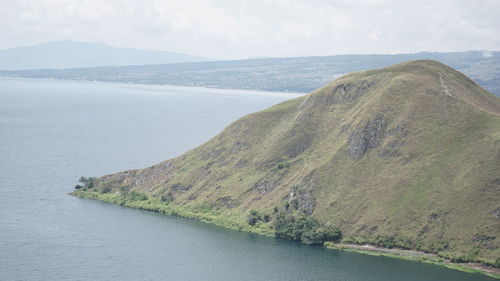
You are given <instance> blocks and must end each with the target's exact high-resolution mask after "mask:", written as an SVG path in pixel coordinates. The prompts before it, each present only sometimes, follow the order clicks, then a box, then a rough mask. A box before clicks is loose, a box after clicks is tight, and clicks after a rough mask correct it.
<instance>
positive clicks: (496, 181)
mask: <svg viewBox="0 0 500 281" xmlns="http://www.w3.org/2000/svg"><path fill="white" fill-rule="evenodd" d="M499 162H500V100H499V99H498V98H496V97H495V96H493V95H492V94H491V93H489V92H487V91H485V90H484V89H482V88H481V87H479V86H478V85H477V84H475V83H474V82H473V81H472V80H471V79H469V78H468V77H466V76H464V75H463V74H461V73H459V72H457V71H455V70H453V69H452V68H450V67H448V66H446V65H443V64H441V63H439V62H436V61H428V60H425V61H410V62H406V63H402V64H398V65H394V66H390V67H387V68H383V69H376V70H370V71H363V72H355V73H352V74H349V75H346V76H343V77H341V78H339V79H337V80H335V81H333V82H332V83H330V84H328V85H326V86H324V87H323V88H320V89H318V90H316V91H314V92H312V93H311V94H308V95H306V96H302V97H299V98H296V99H292V100H289V101H286V102H283V103H280V104H278V105H276V106H273V107H271V108H269V109H266V110H263V111H260V112H257V113H253V114H250V115H247V116H244V117H243V118H241V119H239V120H237V121H236V122H234V123H232V124H231V125H229V126H228V127H227V128H226V129H225V130H224V131H223V132H221V133H220V134H219V135H217V136H215V137H214V138H212V139H211V140H209V141H208V142H207V143H205V144H203V145H201V146H199V147H197V148H195V149H193V150H191V151H188V152H186V153H185V154H183V155H182V156H180V157H177V158H174V159H171V160H167V161H164V162H161V163H159V164H157V165H154V166H152V167H149V168H145V169H141V170H131V171H125V172H120V173H116V174H112V175H107V176H103V177H100V178H96V179H92V181H91V183H90V184H89V181H90V180H86V181H84V182H85V185H84V186H81V187H79V189H78V190H76V191H75V192H74V194H75V195H76V196H80V197H88V198H97V199H102V200H107V201H111V202H115V203H119V204H123V205H130V206H132V207H142V208H146V209H153V210H162V208H167V209H169V210H173V211H172V213H178V212H181V211H182V210H183V211H186V213H185V214H187V213H189V214H190V216H193V217H199V218H202V219H206V220H212V221H215V222H217V221H219V222H221V224H229V225H232V226H234V227H239V228H246V227H247V226H248V225H250V226H251V227H256V228H258V229H264V230H268V231H269V232H271V233H273V232H277V234H281V236H282V237H291V238H293V237H295V238H298V239H296V240H302V241H303V242H304V241H306V238H307V239H308V240H307V241H311V239H313V238H314V237H312V238H311V236H307V235H306V234H304V233H303V236H302V238H300V237H297V236H294V235H295V234H296V233H294V231H295V230H296V229H295V228H294V226H290V227H289V228H288V229H287V228H286V227H287V225H284V224H283V223H284V222H293V223H297V221H300V218H303V217H309V218H314V221H313V223H319V224H321V225H322V226H325V227H328V226H335V227H336V228H338V229H339V230H340V231H341V233H342V240H343V241H345V242H350V243H371V244H375V245H381V246H386V247H393V246H398V247H403V248H411V249H419V250H423V251H427V252H433V253H439V254H440V255H443V256H446V257H450V258H452V259H455V260H470V261H480V262H483V263H487V264H493V265H494V264H496V265H497V266H498V264H499V259H498V257H500V248H499V238H500V169H499V167H500V163H499ZM148 206H149V207H148ZM162 206H165V207H162ZM284 218H286V219H285V220H284ZM222 221H223V222H222ZM287 235H288V236H287ZM304 235H306V236H307V237H304ZM336 239H340V237H339V236H337V237H336Z"/></svg>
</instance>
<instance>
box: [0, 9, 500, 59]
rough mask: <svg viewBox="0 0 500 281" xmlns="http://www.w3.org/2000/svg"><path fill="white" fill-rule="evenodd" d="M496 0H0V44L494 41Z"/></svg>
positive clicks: (155, 46) (422, 47) (440, 46)
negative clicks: (76, 41)
mask: <svg viewBox="0 0 500 281" xmlns="http://www.w3.org/2000/svg"><path fill="white" fill-rule="evenodd" d="M499 11H500V0H418V1H413V0H405V1H403V0H351V1H350V0H302V1H299V0H249V1H246V0H241V1H240V0H226V1H225V0H196V1H195V0H193V1H191V0H179V1H177V0H66V1H65V0H31V1H30V0H25V1H23V0H0V34H1V40H0V49H5V48H10V47H15V46H25V45H32V44H37V43H42V42H47V41H55V40H78V41H90V42H94V41H100V42H103V43H106V44H109V45H113V46H123V47H131V48H140V49H152V50H166V51H175V52H183V53H189V54H192V55H199V56H205V57H210V58H221V59H234V58H248V57H283V56H315V55H333V54H348V53H408V52H419V51H462V50H479V49H481V50H500V16H499V13H500V12H499Z"/></svg>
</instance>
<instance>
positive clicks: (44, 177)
mask: <svg viewBox="0 0 500 281" xmlns="http://www.w3.org/2000/svg"><path fill="white" fill-rule="evenodd" d="M293 96H294V95H293V94H284V93H274V94H263V93H257V92H249V91H232V90H213V89H200V88H178V87H167V86H139V85H123V84H106V83H91V82H77V81H56V80H36V79H13V78H0V156H1V157H0V280H338V281H344V280H345V281H368V280H370V281H371V280H373V281H379V280H380V281H390V280H398V281H414V280H429V281H433V280H436V281H437V280H440V281H443V280H450V281H483V280H495V279H492V278H488V277H486V276H483V275H478V274H468V273H463V272H459V271H455V270H450V269H446V268H442V267H438V266H434V265H428V264H421V263H414V262H408V261H403V260H397V259H391V258H385V257H374V256H366V255H361V254H356V253H347V252H339V251H330V250H326V249H323V248H321V247H308V246H304V245H300V244H297V243H294V242H289V241H284V240H280V239H274V238H269V237H262V236H258V235H255V234H249V233H244V232H238V231H233V230H227V229H223V228H220V227H216V226H213V225H208V224H204V223H200V222H196V221H192V220H186V219H180V218H175V217H168V216H162V215H158V214H155V213H151V212H145V211H140V210H133V209H126V208H123V207H119V206H115V205H110V204H105V203H102V202H98V201H92V200H85V199H78V198H73V197H71V196H68V195H67V193H68V192H70V191H71V189H72V186H74V185H75V184H76V180H77V179H78V178H79V177H80V176H82V175H86V176H90V175H94V176H99V175H103V174H106V173H112V172H116V171H120V170H124V169H132V168H141V167H146V166H149V165H152V164H154V163H156V162H159V161H161V160H164V159H167V158H171V157H174V156H177V155H180V154H181V153H182V152H184V151H186V150H188V149H190V148H193V147H195V146H197V145H199V144H201V143H203V142H204V141H206V140H208V139H209V138H210V137H211V136H213V135H215V134H216V133H217V132H219V131H220V130H222V129H223V128H224V127H225V126H227V125H228V124H229V123H230V122H231V121H233V120H236V119H237V118H239V117H241V116H243V115H244V114H246V113H250V112H253V111H256V110H260V109H263V108H266V107H268V106H270V105H273V104H276V103H278V102H280V101H283V100H285V99H288V98H291V97H293Z"/></svg>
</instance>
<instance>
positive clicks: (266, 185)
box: [252, 180, 277, 194]
mask: <svg viewBox="0 0 500 281" xmlns="http://www.w3.org/2000/svg"><path fill="white" fill-rule="evenodd" d="M276 185H277V184H276V182H274V181H268V180H263V181H259V182H257V183H256V184H254V186H253V187H252V189H254V190H257V192H259V193H260V194H265V193H268V192H270V191H271V190H273V189H274V188H275V187H276Z"/></svg>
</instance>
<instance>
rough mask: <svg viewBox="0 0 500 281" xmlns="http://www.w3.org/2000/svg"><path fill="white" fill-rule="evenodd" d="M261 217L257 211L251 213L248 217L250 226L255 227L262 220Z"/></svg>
mask: <svg viewBox="0 0 500 281" xmlns="http://www.w3.org/2000/svg"><path fill="white" fill-rule="evenodd" d="M261 219H262V218H261V216H260V214H259V212H257V211H255V210H251V211H250V213H249V214H248V216H247V222H248V224H249V225H252V226H253V225H255V224H256V223H257V222H258V221H259V220H261Z"/></svg>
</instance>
